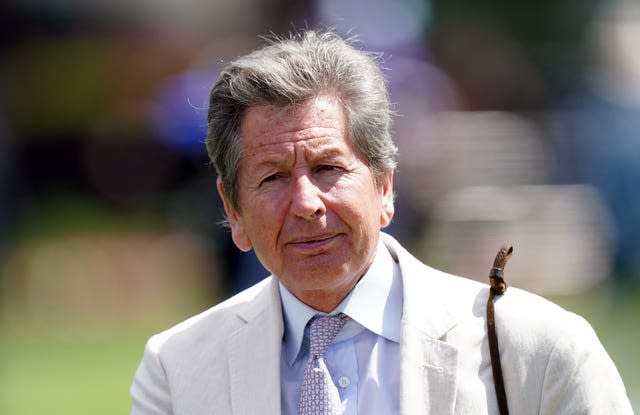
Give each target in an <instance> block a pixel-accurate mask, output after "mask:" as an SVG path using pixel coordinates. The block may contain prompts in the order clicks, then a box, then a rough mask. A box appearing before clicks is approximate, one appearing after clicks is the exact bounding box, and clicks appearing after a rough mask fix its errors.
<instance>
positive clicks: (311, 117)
mask: <svg viewBox="0 0 640 415" xmlns="http://www.w3.org/2000/svg"><path fill="white" fill-rule="evenodd" d="M240 135H241V144H242V149H243V158H242V161H241V163H240V168H239V171H238V189H239V191H238V194H239V196H238V205H239V210H238V211H236V210H235V209H233V207H232V206H231V204H230V203H229V200H228V199H227V198H226V197H225V196H224V192H223V190H222V185H221V183H220V181H219V180H218V190H219V191H220V194H221V195H222V197H223V201H224V205H225V210H226V212H227V215H228V217H229V221H230V223H231V230H232V236H233V240H234V242H235V244H236V245H237V246H238V248H240V249H241V250H244V251H248V250H249V249H251V248H253V249H255V252H256V255H257V256H258V258H259V259H260V261H261V262H262V264H263V265H264V266H265V267H266V268H267V269H268V270H269V271H271V272H272V273H273V274H274V275H276V276H277V277H278V278H279V280H280V281H281V282H282V284H284V286H285V287H287V289H288V290H289V291H290V292H291V293H293V294H294V295H295V296H296V297H298V299H300V300H301V301H303V302H305V303H307V304H309V305H310V306H312V307H314V308H316V309H318V310H321V311H330V310H332V309H333V308H334V307H335V306H336V305H337V304H338V303H339V302H340V301H341V300H342V299H343V298H344V297H345V296H346V295H347V294H348V292H349V291H350V290H351V289H352V288H353V287H354V286H355V284H356V283H357V282H358V279H359V278H360V277H361V276H362V275H363V274H364V272H365V271H366V270H367V268H368V267H369V265H370V264H371V262H372V261H373V257H374V254H375V249H376V245H377V243H378V238H379V234H380V228H381V227H384V226H386V225H388V224H389V222H390V221H391V218H392V216H393V195H392V193H393V190H392V174H391V173H390V174H389V175H388V176H387V177H386V178H385V179H384V180H383V183H381V184H380V185H377V184H376V182H375V180H374V177H373V174H372V172H371V170H370V169H369V167H368V165H367V163H366V162H365V161H364V159H363V158H362V156H360V155H359V153H357V152H356V151H355V148H354V147H353V145H352V144H351V143H350V141H349V138H348V132H347V123H346V117H345V114H344V110H343V108H342V106H341V105H340V103H339V102H338V101H337V100H336V99H334V98H332V97H317V98H314V99H312V100H309V101H308V102H306V103H304V104H302V105H299V106H298V107H296V108H295V109H293V110H291V111H289V112H281V110H277V109H274V108H271V107H251V108H248V109H247V111H246V112H245V115H244V117H243V120H242V123H241V128H240Z"/></svg>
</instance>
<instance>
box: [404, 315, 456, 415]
mask: <svg viewBox="0 0 640 415" xmlns="http://www.w3.org/2000/svg"><path fill="white" fill-rule="evenodd" d="M401 333H402V337H401V339H402V340H401V342H400V356H401V357H400V360H401V363H400V374H401V376H400V379H401V381H400V413H401V414H403V415H412V414H453V411H454V406H455V398H456V372H457V368H458V351H457V349H456V348H455V347H453V346H451V345H449V344H447V343H445V342H442V341H440V340H436V339H433V338H432V337H430V336H429V335H427V334H425V333H423V332H422V331H420V330H419V329H417V328H415V327H412V326H411V325H410V324H409V323H407V322H406V321H403V322H402V332H401Z"/></svg>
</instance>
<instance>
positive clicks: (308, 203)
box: [291, 175, 326, 220]
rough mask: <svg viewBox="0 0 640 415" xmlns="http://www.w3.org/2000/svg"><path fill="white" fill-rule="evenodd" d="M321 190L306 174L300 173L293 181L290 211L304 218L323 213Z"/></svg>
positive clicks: (311, 217) (312, 217) (324, 210)
mask: <svg viewBox="0 0 640 415" xmlns="http://www.w3.org/2000/svg"><path fill="white" fill-rule="evenodd" d="M321 195H322V191H321V190H320V189H319V188H318V186H316V185H315V184H314V183H313V182H312V181H311V180H310V179H309V177H308V176H307V175H301V176H299V177H297V178H296V180H295V182H294V190H293V195H292V200H291V212H292V213H293V214H294V215H296V216H297V217H300V218H302V219H306V220H312V219H314V218H317V217H319V216H322V215H324V213H325V212H326V207H325V205H324V202H323V200H322V197H321Z"/></svg>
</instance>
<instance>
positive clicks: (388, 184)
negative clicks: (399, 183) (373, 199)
mask: <svg viewBox="0 0 640 415" xmlns="http://www.w3.org/2000/svg"><path fill="white" fill-rule="evenodd" d="M378 188H379V191H380V227H381V228H384V227H386V226H388V225H389V224H390V223H391V219H393V214H394V212H395V208H394V206H393V171H391V172H389V173H388V174H387V175H386V177H385V178H384V180H383V181H382V183H380V184H379V185H378Z"/></svg>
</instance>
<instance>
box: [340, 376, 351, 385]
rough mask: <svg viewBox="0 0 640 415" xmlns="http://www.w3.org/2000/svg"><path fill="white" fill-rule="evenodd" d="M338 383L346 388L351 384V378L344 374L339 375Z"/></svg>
mask: <svg viewBox="0 0 640 415" xmlns="http://www.w3.org/2000/svg"><path fill="white" fill-rule="evenodd" d="M338 385H340V387H341V388H346V387H347V386H349V385H351V380H350V379H349V378H348V377H346V376H340V379H338Z"/></svg>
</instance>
